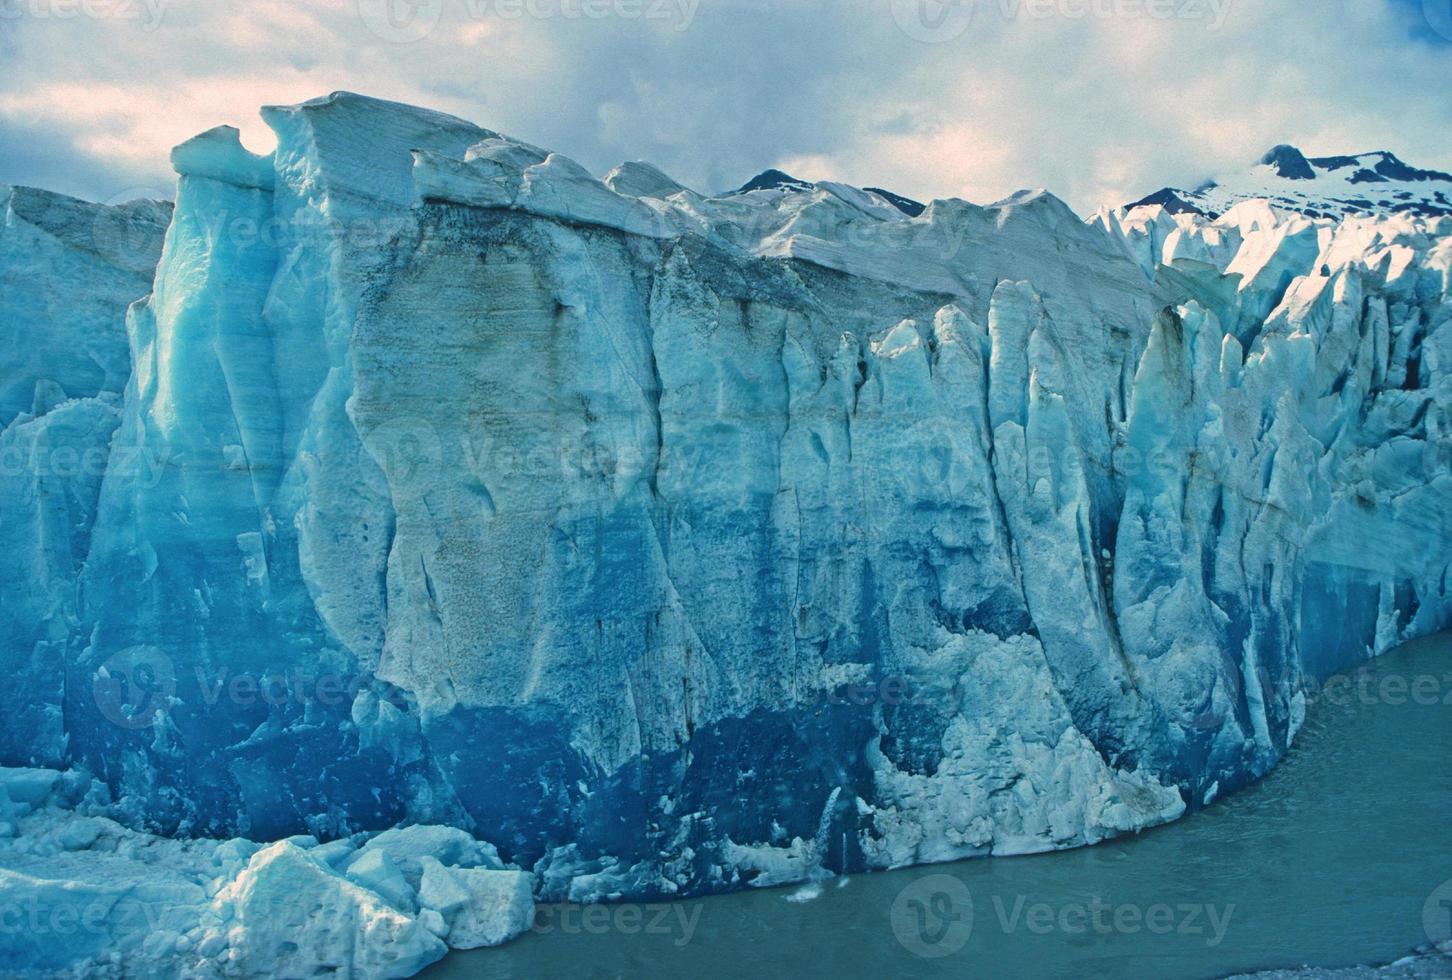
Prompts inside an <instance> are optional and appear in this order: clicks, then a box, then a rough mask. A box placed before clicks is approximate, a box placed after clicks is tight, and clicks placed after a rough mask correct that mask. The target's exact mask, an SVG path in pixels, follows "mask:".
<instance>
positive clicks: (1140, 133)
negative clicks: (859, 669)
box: [0, 0, 1452, 214]
mask: <svg viewBox="0 0 1452 980" xmlns="http://www.w3.org/2000/svg"><path fill="white" fill-rule="evenodd" d="M338 89H347V90H351V91H355V92H362V93H365V94H368V95H373V96H378V97H381V98H388V99H396V100H399V101H403V102H410V103H414V104H418V105H426V106H429V107H431V108H436V109H441V110H443V111H446V112H451V113H454V114H455V115H459V116H462V117H464V118H466V119H469V120H471V121H473V122H476V123H478V124H480V125H482V126H485V127H488V128H490V129H494V130H498V131H501V132H505V133H508V134H510V135H512V136H515V137H518V138H520V139H523V140H526V141H528V142H531V143H535V144H538V145H541V146H545V147H548V148H550V149H554V150H557V151H559V152H562V153H565V154H567V155H569V156H571V157H574V158H575V159H576V160H578V161H579V162H580V163H582V164H583V165H585V166H586V167H587V168H589V169H590V170H592V171H593V172H595V173H597V174H603V173H604V172H605V171H606V170H608V169H609V168H610V167H611V166H613V165H614V164H616V163H618V162H620V161H622V160H627V159H643V160H649V161H651V162H652V163H655V164H656V165H657V166H659V167H661V168H662V169H663V170H665V171H666V172H667V173H669V174H671V175H672V176H674V177H675V178H676V179H677V180H679V181H680V182H682V183H684V184H686V185H688V186H691V187H694V188H696V189H697V190H700V191H703V192H717V191H721V190H726V189H729V188H732V187H735V186H738V185H740V184H741V183H743V182H745V181H746V180H747V179H748V178H749V177H751V176H752V175H753V174H756V173H758V172H760V171H761V170H764V169H766V168H768V167H779V168H781V169H784V170H787V171H788V172H790V173H793V174H795V175H796V176H798V177H802V178H806V179H812V180H821V179H833V180H841V181H845V182H847V183H852V184H857V185H875V186H883V187H887V188H890V189H892V190H895V191H897V192H899V193H902V194H906V195H908V196H911V197H915V198H918V199H920V200H930V199H932V198H936V197H962V198H965V199H967V200H970V201H975V202H978V203H990V202H992V201H995V200H998V199H1000V198H1002V197H1005V196H1007V195H1008V194H1010V193H1012V192H1013V191H1015V190H1018V189H1020V188H1024V187H1046V188H1048V189H1049V190H1051V191H1053V192H1054V193H1056V194H1058V195H1059V196H1060V197H1062V198H1064V199H1065V200H1066V201H1068V202H1069V203H1070V205H1072V206H1073V207H1074V208H1075V209H1076V210H1077V211H1079V212H1080V213H1081V214H1089V213H1092V212H1093V211H1094V209H1095V208H1097V207H1098V206H1100V205H1101V204H1119V203H1124V202H1125V201H1128V200H1132V199H1134V198H1137V197H1140V196H1143V195H1144V194H1146V193H1149V192H1151V191H1153V190H1156V189H1158V188H1160V187H1163V186H1166V185H1173V186H1186V185H1189V186H1193V185H1194V184H1197V183H1199V182H1200V181H1201V180H1203V179H1204V178H1206V177H1209V176H1211V175H1213V174H1215V173H1219V172H1225V171H1226V170H1238V169H1243V168H1244V167H1246V166H1248V165H1249V164H1250V163H1253V162H1254V161H1255V160H1256V159H1257V158H1259V157H1260V156H1261V155H1262V154H1263V153H1264V152H1265V151H1266V150H1267V149H1268V148H1269V147H1270V146H1272V145H1274V144H1277V143H1292V144H1295V145H1297V146H1300V147H1301V148H1302V149H1304V150H1305V151H1306V152H1307V153H1308V154H1309V155H1313V156H1315V155H1329V154H1336V153H1351V152H1361V151H1367V150H1379V149H1387V150H1392V151H1393V152H1395V153H1397V154H1398V155H1399V156H1401V157H1402V158H1403V159H1404V160H1406V161H1407V162H1409V163H1412V164H1415V165H1418V166H1422V167H1432V168H1436V169H1442V170H1452V98H1449V97H1448V93H1449V92H1452V0H946V2H943V0H0V182H5V183H17V184H32V185H36V186H41V187H47V188H50V189H53V190H58V191H62V192H65V193H70V194H75V195H77V196H81V197H86V198H89V199H92V200H100V201H107V202H115V201H120V200H128V199H131V198H135V197H158V196H171V193H172V188H173V186H174V180H175V178H174V175H173V174H172V172H171V169H170V166H169V165H168V162H167V155H168V151H169V150H170V148H171V147H172V146H173V145H175V144H177V143H179V142H181V141H182V140H185V139H187V138H188V137H190V136H192V135H195V134H196V133H198V132H201V131H203V130H206V129H209V128H211V127H213V126H215V125H219V124H222V123H227V124H231V125H234V126H237V127H238V128H239V129H240V130H241V131H242V136H243V142H244V143H246V144H247V145H248V146H249V147H250V148H252V149H254V150H259V151H265V150H266V149H268V148H270V146H271V143H272V140H271V134H270V133H269V131H268V130H267V128H266V126H265V125H264V124H263V123H262V122H261V120H260V119H259V118H258V115H257V107H258V106H260V105H264V104H277V103H293V102H300V101H302V100H304V99H308V98H312V97H314V96H318V95H323V94H326V93H328V92H331V91H334V90H338Z"/></svg>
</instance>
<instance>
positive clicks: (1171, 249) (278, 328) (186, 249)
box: [0, 93, 1452, 976]
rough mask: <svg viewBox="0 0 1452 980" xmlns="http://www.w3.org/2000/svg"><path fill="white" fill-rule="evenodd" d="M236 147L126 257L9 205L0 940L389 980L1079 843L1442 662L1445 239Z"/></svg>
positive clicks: (29, 205)
mask: <svg viewBox="0 0 1452 980" xmlns="http://www.w3.org/2000/svg"><path fill="white" fill-rule="evenodd" d="M263 118H264V120H265V121H266V122H267V123H268V125H269V126H270V127H271V128H272V129H273V131H274V132H275V133H276V135H277V140H278V144H277V148H276V149H275V150H274V151H273V152H272V153H270V154H266V155H258V154H253V153H251V152H250V151H248V150H247V149H246V148H244V147H243V146H242V145H241V142H240V140H239V137H238V133H237V131H236V130H234V129H231V128H228V127H219V128H217V129H214V130H211V131H209V132H207V133H203V134H201V135H199V136H198V137H196V138H194V139H193V140H190V141H188V142H187V143H184V144H182V145H181V146H179V147H177V148H176V150H175V151H174V153H173V156H172V163H173V165H174V167H175V169H176V171H177V173H178V185H177V194H176V201H175V208H174V213H169V212H168V209H167V208H166V207H165V206H164V205H161V204H155V203H152V204H146V203H140V204H135V205H128V206H125V207H123V208H120V209H105V208H101V207H100V206H95V205H84V204H82V203H80V202H72V201H69V199H63V198H59V197H58V196H54V195H50V196H46V195H44V194H43V193H42V192H35V191H31V190H28V189H19V188H17V189H14V190H10V191H8V192H6V193H7V197H6V208H7V210H6V212H5V214H6V221H5V225H4V228H3V231H0V235H3V237H0V283H3V284H4V292H3V293H0V309H3V311H4V320H3V322H4V324H5V330H6V337H5V345H6V346H4V347H3V348H0V358H3V359H0V365H3V371H0V411H3V414H0V426H3V431H0V452H3V455H0V459H4V460H6V461H7V464H6V466H5V468H4V469H3V470H0V480H3V481H4V483H5V487H4V490H5V492H4V493H3V494H0V542H3V544H4V545H5V547H4V548H3V550H0V555H3V558H0V561H3V562H4V563H5V568H6V581H7V582H9V583H11V585H10V587H8V588H6V589H5V590H4V592H3V596H0V603H3V605H0V630H3V632H0V637H3V640H4V643H3V647H0V657H3V658H4V661H3V663H4V667H5V670H4V671H3V672H0V676H3V678H4V680H3V682H0V683H4V684H5V685H7V687H6V692H7V693H8V694H10V695H11V703H12V704H17V705H21V706H22V710H21V711H19V712H18V713H14V714H12V716H11V717H10V718H9V720H7V722H6V724H5V726H3V732H0V764H3V765H6V766H9V767H11V769H9V770H5V771H4V778H3V779H0V788H5V789H6V791H7V793H8V794H9V799H10V800H11V804H12V806H14V807H15V812H14V814H13V815H11V816H9V817H4V814H0V817H4V819H0V897H6V898H11V897H14V896H16V895H26V894H32V893H42V892H43V893H46V894H50V893H55V892H56V890H57V889H61V888H62V886H61V885H60V884H58V883H59V882H71V883H72V885H74V883H76V882H81V883H89V884H87V885H86V887H88V888H93V889H97V890H99V891H98V892H97V893H98V894H99V893H103V892H105V890H106V889H108V888H110V889H113V891H114V890H115V889H118V888H119V889H122V890H125V889H134V888H143V887H146V888H150V887H153V885H154V887H156V888H160V889H163V890H166V889H170V890H171V891H172V893H174V894H173V896H172V897H171V898H170V899H168V900H167V901H169V902H171V904H170V905H168V906H167V907H168V908H170V909H172V911H173V912H174V913H175V915H176V916H177V917H178V919H179V921H178V922H177V923H176V924H175V927H174V928H171V927H168V928H167V929H161V930H152V931H153V932H155V933H156V938H151V939H148V938H147V937H146V936H145V935H139V934H138V935H132V934H133V933H135V931H136V930H135V929H134V928H132V929H130V930H129V931H128V928H127V927H126V926H125V924H124V923H119V922H111V920H110V919H108V920H106V921H107V922H108V923H110V925H108V926H107V927H106V929H103V930H100V931H101V932H103V933H105V934H106V935H111V934H112V933H114V935H115V936H118V937H122V938H119V939H116V940H115V941H114V942H109V943H98V944H97V945H96V946H95V948H90V949H88V948H82V947H80V946H78V947H77V949H76V951H75V953H74V957H73V962H74V963H76V964H81V963H84V964H86V966H87V968H100V965H103V964H104V963H113V964H114V963H115V962H117V961H115V960H114V959H113V960H106V959H105V957H106V956H108V955H111V954H113V953H115V954H118V955H119V953H120V952H124V953H125V955H126V956H128V957H132V958H136V957H149V958H152V959H155V960H157V961H165V962H184V963H187V964H189V966H188V968H189V969H193V970H199V969H202V967H201V965H199V964H201V963H202V962H204V961H205V962H207V963H213V962H215V963H223V962H226V963H231V964H233V967H232V968H235V969H241V970H244V971H250V972H253V973H258V974H260V973H265V972H278V971H281V972H289V971H296V970H300V969H302V968H303V967H302V966H301V965H300V964H304V963H307V964H311V965H312V966H318V965H326V964H329V963H332V964H337V963H339V962H349V963H353V964H354V965H355V968H356V969H357V970H358V971H359V972H360V973H362V974H369V975H379V976H384V975H387V976H402V975H408V974H409V973H412V972H416V971H417V970H418V969H421V968H422V966H423V965H426V964H427V963H428V962H430V961H432V959H436V958H438V957H439V956H441V955H443V953H444V950H445V949H446V948H448V947H449V946H450V945H453V946H460V947H462V946H467V945H470V944H473V945H481V944H486V945H487V944H494V943H496V942H500V941H503V940H504V939H507V938H508V937H509V936H511V935H513V934H515V933H517V932H518V931H520V930H521V929H522V928H524V927H525V926H524V923H525V922H527V919H528V916H529V915H530V914H531V913H530V912H529V910H530V908H532V902H533V901H535V900H540V901H559V900H570V901H599V900H612V899H621V898H631V899H644V898H657V897H666V896H681V895H692V894H701V893H708V892H711V891H719V890H725V889H731V888H738V887H743V886H752V885H772V884H784V883H788V882H795V881H802V880H807V879H811V878H814V877H819V876H822V875H826V874H840V873H846V872H851V871H858V870H864V869H874V868H890V867H900V866H904V865H910V864H916V863H927V862H936V861H946V860H953V859H957V858H964V857H973V856H980V855H990V854H993V855H1007V854H1024V853H1032V852H1038V851H1045V850H1050V849H1056V848H1064V847H1072V846H1078V845H1085V844H1093V843H1096V842H1098V841H1102V840H1104V839H1107V838H1109V837H1112V836H1115V835H1118V834H1123V833H1128V832H1134V831H1137V830H1140V829H1143V828H1145V827H1149V826H1153V825H1155V824H1159V823H1163V822H1166V821H1169V820H1172V819H1175V818H1176V817H1178V816H1180V815H1182V814H1183V813H1185V812H1186V811H1187V810H1189V809H1194V808H1196V807H1200V806H1203V805H1205V804H1207V803H1208V802H1210V801H1211V800H1213V799H1215V798H1216V797H1218V796H1219V795H1221V794H1224V793H1227V792H1230V791H1232V790H1234V789H1235V788H1236V787H1238V786H1241V785H1244V784H1245V783H1247V782H1248V781H1251V780H1253V779H1255V778H1257V777H1258V776H1260V775H1262V774H1264V773H1265V772H1266V771H1267V770H1268V769H1269V768H1271V767H1272V766H1274V765H1275V763H1276V762H1277V761H1278V760H1279V759H1280V758H1281V757H1282V756H1283V755H1284V753H1285V752H1286V750H1287V748H1288V747H1289V745H1290V744H1291V742H1292V740H1293V739H1294V737H1295V734H1296V731H1297V729H1298V727H1299V726H1300V724H1301V723H1302V721H1303V720H1304V716H1305V710H1306V691H1307V690H1308V689H1309V688H1310V687H1311V686H1312V685H1314V684H1315V683H1316V682H1317V680H1318V679H1319V678H1323V677H1325V676H1327V675H1329V674H1331V673H1333V672H1335V671H1336V670H1338V669H1341V668H1342V667H1345V666H1347V665H1348V664H1352V663H1355V662H1357V661H1358V660H1361V659H1364V658H1366V657H1367V656H1370V655H1374V654H1376V653H1379V652H1381V651H1383V650H1386V649H1388V648H1389V647H1391V646H1394V645H1396V644H1397V643H1400V642H1402V641H1404V640H1407V639H1410V638H1413V637H1415V636H1419V635H1424V634H1427V633H1430V632H1433V631H1435V630H1439V629H1443V628H1446V627H1447V626H1448V625H1449V623H1452V594H1449V593H1452V581H1449V563H1452V549H1449V547H1448V545H1449V543H1452V528H1449V516H1452V441H1449V436H1448V428H1447V427H1448V419H1449V407H1452V381H1449V376H1448V367H1449V366H1452V303H1449V298H1448V291H1449V285H1452V217H1448V216H1445V215H1439V214H1433V213H1410V212H1399V211H1395V210H1389V211H1387V212H1385V213H1375V214H1367V215H1361V216H1357V215H1341V214H1337V215H1336V216H1334V217H1333V216H1330V215H1329V212H1324V213H1317V214H1306V213H1302V212H1301V211H1299V210H1297V209H1295V208H1289V207H1285V206H1279V205H1277V204H1276V203H1275V202H1273V201H1269V200H1266V199H1264V197H1263V196H1256V193H1255V192H1249V193H1247V194H1246V195H1245V196H1244V197H1243V199H1229V198H1227V199H1226V200H1225V201H1223V202H1220V203H1221V204H1223V205H1224V207H1223V211H1222V210H1221V209H1220V207H1218V206H1217V208H1216V209H1215V210H1216V215H1217V216H1214V217H1212V216H1211V215H1210V214H1209V213H1199V212H1197V211H1196V210H1195V209H1190V208H1180V207H1176V206H1174V205H1173V204H1172V203H1171V202H1168V201H1162V202H1155V203H1149V204H1141V205H1138V206H1134V207H1128V208H1120V209H1115V210H1105V211H1101V212H1100V213H1099V214H1097V215H1095V216H1093V217H1092V218H1091V219H1090V220H1088V221H1085V220H1083V219H1081V218H1080V217H1079V216H1077V215H1076V214H1074V212H1073V211H1072V210H1071V209H1070V208H1069V207H1068V206H1067V205H1065V204H1064V203H1063V202H1062V201H1060V200H1058V199H1057V198H1055V197H1054V196H1053V195H1051V194H1049V193H1047V192H1044V191H1030V192H1021V193H1019V194H1017V195H1014V196H1012V197H1010V198H1008V199H1006V200H1004V201H1001V202H998V203H996V204H993V205H990V206H986V207H984V206H978V205H974V204H970V203H967V202H964V201H960V200H935V201H933V202H931V203H929V204H928V205H926V207H922V208H921V210H920V211H919V206H916V202H911V201H908V200H907V199H904V198H899V197H898V196H897V195H893V194H891V193H890V192H886V191H881V190H864V189H859V188H855V187H850V186H847V185H843V184H838V183H833V182H816V183H809V182H805V181H798V180H796V179H795V178H788V177H786V175H782V174H778V175H775V176H772V175H765V176H769V177H771V179H763V180H759V181H756V182H753V183H749V184H747V185H745V187H743V188H742V190H741V191H739V192H735V193H731V194H726V195H719V196H709V195H703V194H700V193H697V192H695V191H693V190H691V189H689V188H686V187H684V186H682V185H680V184H679V183H677V182H676V181H674V180H672V179H671V178H670V177H669V176H667V175H666V174H664V173H662V172H661V171H660V170H658V169H656V168H655V167H652V166H650V165H649V164H645V163H628V164H623V165H621V166H620V167H617V168H616V169H614V170H612V171H611V172H610V173H608V174H606V175H605V176H604V178H603V179H596V178H595V177H594V176H592V175H591V174H590V173H589V172H587V171H586V170H585V169H584V168H582V167H581V166H579V165H578V164H576V163H574V162H573V161H571V160H569V159H568V158H566V157H564V156H561V155H559V154H557V153H552V152H549V151H547V150H544V149H540V148H537V147H534V146H531V145H528V144H526V143H523V142H520V141H518V140H515V139H512V138H510V137H507V136H504V135H502V134H499V133H495V132H492V131H489V130H486V129H482V128H480V127H478V126H475V125H473V124H471V123H468V122H465V121H463V120H459V119H456V118H453V117H449V116H445V115H441V114H439V113H435V112H430V111H427V110H423V109H417V108H413V107H408V106H403V105H399V104H396V103H388V102H383V101H379V100H376V99H370V98H367V97H363V96H359V95H353V94H349V93H334V94H333V95H331V96H328V97H325V98H321V99H317V100H313V101H311V102H307V103H303V104H301V105H297V106H279V107H268V108H265V109H264V110H263ZM37 202H46V207H44V208H42V207H39V206H38V205H37ZM42 212H43V213H42ZM914 212H919V213H914ZM163 231H164V234H165V241H164V245H163V244H162V242H161V236H162V233H163ZM88 236H89V237H88ZM92 238H94V239H96V240H97V241H92V240H91V239H92ZM153 267H154V275H153V273H152V269H153ZM133 300H134V301H136V302H134V303H132V301H133ZM128 304H129V308H128ZM73 456H75V457H76V458H83V459H90V460H92V461H93V462H94V465H83V466H75V465H69V466H59V465H55V464H56V463H57V462H58V461H59V460H61V459H62V458H64V459H65V460H67V461H69V460H70V459H71V458H72V457H73ZM36 774H41V775H36ZM37 784H41V785H43V787H44V788H43V791H42V790H41V789H37V788H36V786H37ZM87 821H89V822H87ZM97 821H99V822H100V823H97ZM77 824H79V825H81V826H83V827H86V828H88V829H86V830H85V831H84V832H83V833H82V832H79V831H74V830H71V829H68V828H71V827H73V826H75V825H77ZM95 827H100V828H101V829H100V830H98V831H97V833H96V835H95V836H94V837H91V838H90V839H89V840H88V839H87V838H88V837H89V836H90V833H91V830H90V829H91V828H95ZM398 828H405V829H398ZM407 828H422V829H413V830H408V829H407ZM400 833H411V834H413V835H415V837H416V838H417V840H415V841H413V842H412V843H411V844H410V845H409V846H408V847H404V848H403V849H402V850H399V851H397V852H394V851H388V852H387V853H386V854H385V855H384V856H379V855H380V854H384V851H385V850H386V848H383V847H380V846H376V845H370V843H369V842H370V841H374V840H382V841H387V840H389V839H390V838H389V837H388V835H389V834H395V835H396V834H400ZM62 835H64V839H62ZM77 835H78V836H77ZM76 841H79V842H80V843H75V842H76ZM461 841H462V842H463V843H461ZM98 842H99V843H98ZM370 846H373V847H374V850H373V851H372V852H371V854H370V856H368V857H367V859H366V860H364V859H363V857H362V856H361V855H364V854H365V853H368V852H369V847H370ZM431 848H432V849H433V850H432V852H431ZM153 852H154V854H161V853H167V854H170V853H175V854H185V855H187V857H186V859H185V861H184V862H183V863H182V865H180V870H175V871H168V872H167V873H166V875H164V876H161V877H157V875H158V874H159V872H157V869H156V868H155V867H153V866H152V865H154V864H155V860H156V859H154V858H153V859H147V858H142V857H138V856H137V855H138V854H148V853H153ZM465 852H466V853H465ZM461 853H465V856H463V857H461V856H460V854H461ZM88 856H89V860H87V857H88ZM161 860H168V861H169V860H171V859H170V858H164V859H161ZM176 860H177V861H181V860H182V859H181V858H177V859H176ZM499 875H504V876H506V877H504V878H500V877H497V876H499ZM147 882H150V883H152V884H144V883H147ZM47 890H49V891H47ZM105 893H107V894H110V893H109V892H105ZM128 893H129V892H128ZM249 896H252V898H249ZM257 896H261V897H257ZM269 896H271V897H269ZM254 900H255V901H256V902H259V903H261V904H260V905H258V906H256V907H257V908H273V909H279V910H282V911H278V912H276V914H271V915H269V914H264V913H261V912H254V913H252V915H251V917H250V918H249V916H248V914H247V912H246V910H245V908H243V906H245V905H246V904H247V902H248V901H254ZM308 903H312V907H317V908H327V909H330V910H332V911H330V912H329V913H328V914H329V915H330V916H331V917H332V918H331V920H330V921H337V922H342V923H346V924H347V925H346V927H340V928H339V929H336V930H332V931H331V932H330V933H329V936H330V937H331V938H330V939H329V943H331V944H332V945H327V944H322V945H319V944H317V943H315V944H313V945H306V944H305V945H304V946H303V947H302V948H300V949H290V946H295V945H296V940H295V939H289V938H288V936H289V935H290V934H291V932H294V931H296V930H295V929H294V928H293V926H296V925H297V924H298V923H300V922H302V921H303V919H304V918H305V911H299V909H302V908H303V907H304V906H307V905H308ZM118 907H121V906H118ZM118 914H119V913H118ZM298 916H302V917H303V918H298ZM112 926H114V929H112V928H111V927H112ZM108 930H109V931H108ZM127 936H130V937H131V938H125V937H127ZM380 937H388V939H387V942H384V940H383V938H380ZM13 941H14V940H13V938H12V937H7V938H6V939H4V940H0V962H5V963H16V962H26V959H25V958H26V957H28V956H32V955H35V956H39V955H42V953H43V954H44V955H45V956H57V955H61V953H60V951H58V950H55V949H50V948H47V949H46V950H44V951H39V950H32V949H26V948H18V949H17V948H12V947H11V946H8V945H7V944H8V943H11V942H13ZM148 943H149V945H148ZM380 943H381V944H382V945H379V944H380ZM389 950H391V952H389ZM292 955H295V956H297V957H298V959H297V960H295V961H292V960H285V959H278V957H284V958H285V957H286V956H292ZM248 964H251V965H250V966H249V965H248ZM219 969H220V967H219Z"/></svg>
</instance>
